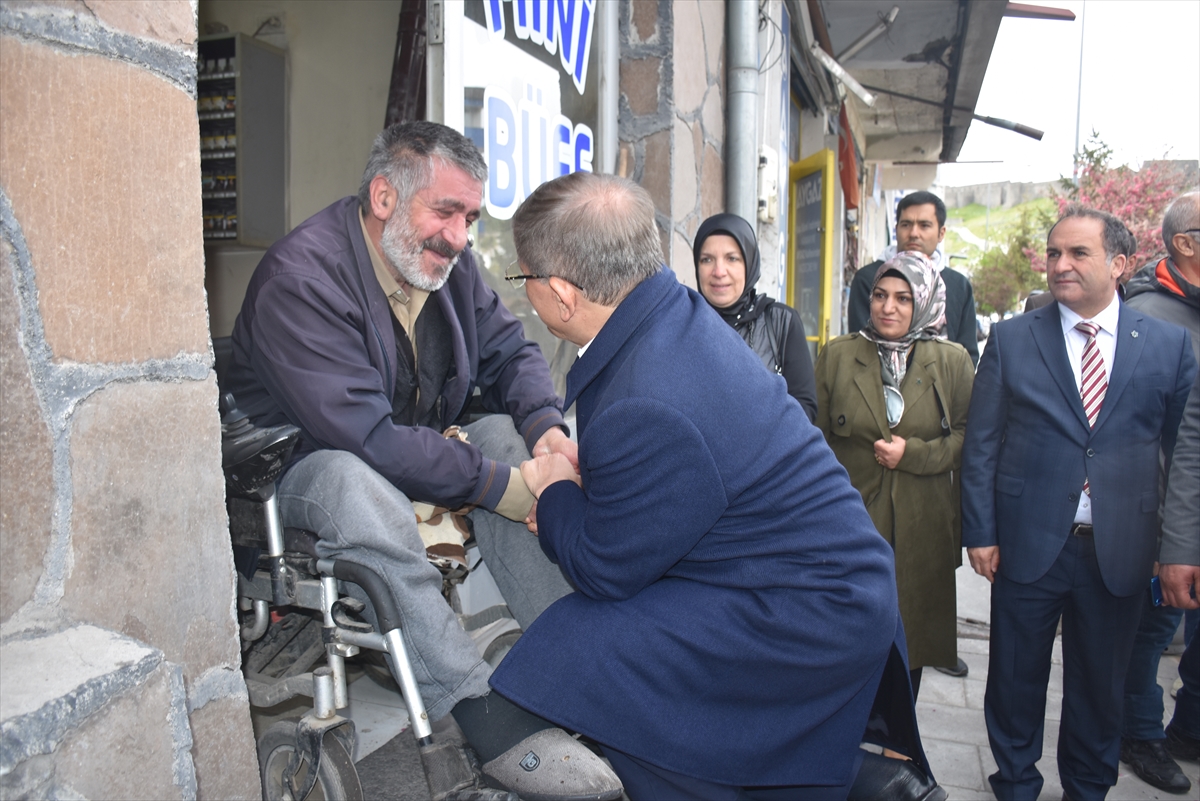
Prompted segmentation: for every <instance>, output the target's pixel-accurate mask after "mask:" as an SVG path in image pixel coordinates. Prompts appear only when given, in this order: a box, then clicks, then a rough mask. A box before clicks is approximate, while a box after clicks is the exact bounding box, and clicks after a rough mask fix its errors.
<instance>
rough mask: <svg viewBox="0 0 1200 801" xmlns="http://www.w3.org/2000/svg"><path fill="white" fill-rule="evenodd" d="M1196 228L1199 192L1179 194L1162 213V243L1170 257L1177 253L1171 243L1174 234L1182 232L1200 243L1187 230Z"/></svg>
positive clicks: (1199, 222) (1199, 218)
mask: <svg viewBox="0 0 1200 801" xmlns="http://www.w3.org/2000/svg"><path fill="white" fill-rule="evenodd" d="M1198 228H1200V192H1188V193H1187V194H1186V195H1180V196H1179V197H1177V198H1175V199H1174V200H1172V201H1171V205H1170V206H1167V211H1166V213H1165V214H1164V215H1163V223H1162V238H1163V244H1164V245H1166V246H1167V253H1168V254H1170V256H1171V258H1172V259H1174V258H1176V257H1178V255H1179V254H1178V253H1176V252H1175V246H1174V245H1172V244H1171V240H1172V239H1174V238H1175V234H1183V235H1184V236H1187V237H1189V238H1190V239H1191V240H1192V241H1193V242H1196V243H1197V244H1200V239H1197V238H1196V236H1195V235H1194V234H1189V233H1188V231H1194V230H1196V229H1198Z"/></svg>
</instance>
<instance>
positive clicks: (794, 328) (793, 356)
mask: <svg viewBox="0 0 1200 801" xmlns="http://www.w3.org/2000/svg"><path fill="white" fill-rule="evenodd" d="M755 302H756V303H766V304H767V305H766V307H765V308H763V310H762V313H761V314H758V315H755V316H753V317H752V318H751V319H750V320H747V321H745V322H738V323H735V324H734V326H733V330H735V331H737V332H738V334H740V335H741V337H742V339H744V340H746V344H747V345H749V346H750V349H751V350H753V351H754V352H755V353H756V354H758V358H759V359H761V360H762V363H763V364H764V365H765V366H766V368H767V369H768V370H770V371H771V372H772V373H777V374H778V375H781V376H783V378H784V380H785V381H787V388H788V394H789V395H791V396H792V397H793V398H795V399H796V400H797V401H799V402H800V405H801V406H802V407H803V408H804V413H805V414H806V415H808V419H809V421H812V420H815V419H816V417H817V384H816V379H815V378H814V377H813V364H812V354H811V353H810V352H809V350H808V339H807V337H806V336H805V333H804V322H803V321H802V320H801V319H800V315H799V313H797V312H796V310H795V309H793V308H792V307H791V306H788V305H787V304H786V303H777V302H775V301H774V300H772V299H771V298H769V297H767V296H766V295H759V296H758V299H757V300H756V301H755Z"/></svg>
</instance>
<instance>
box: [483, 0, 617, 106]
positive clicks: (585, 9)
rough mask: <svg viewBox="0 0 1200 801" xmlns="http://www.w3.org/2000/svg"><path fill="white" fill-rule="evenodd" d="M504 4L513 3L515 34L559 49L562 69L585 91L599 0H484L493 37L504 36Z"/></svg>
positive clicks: (576, 87)
mask: <svg viewBox="0 0 1200 801" xmlns="http://www.w3.org/2000/svg"><path fill="white" fill-rule="evenodd" d="M503 3H512V6H513V33H515V34H516V35H517V38H518V39H521V40H529V41H532V42H533V43H534V44H539V45H542V46H543V47H545V48H546V52H547V53H549V54H550V55H554V53H555V51H557V52H558V54H559V58H560V60H561V61H562V68H563V71H565V72H566V73H567V74H568V75H570V76H571V80H572V81H573V82H574V83H575V89H576V91H578V92H579V94H583V90H584V87H585V86H587V65H588V56H589V54H590V53H591V51H592V33H593V32H594V31H595V28H596V0H483V11H484V14H485V16H486V17H487V29H488V32H489V33H491V35H492V38H493V39H503V38H504V29H505V22H504V8H503Z"/></svg>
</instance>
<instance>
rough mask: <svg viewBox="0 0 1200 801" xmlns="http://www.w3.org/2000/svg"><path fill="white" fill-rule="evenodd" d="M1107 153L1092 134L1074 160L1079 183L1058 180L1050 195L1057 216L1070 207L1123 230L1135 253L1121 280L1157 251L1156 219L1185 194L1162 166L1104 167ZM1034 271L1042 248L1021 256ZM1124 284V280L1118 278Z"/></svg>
mask: <svg viewBox="0 0 1200 801" xmlns="http://www.w3.org/2000/svg"><path fill="white" fill-rule="evenodd" d="M1111 159H1112V148H1111V147H1109V146H1108V145H1106V144H1105V143H1104V142H1103V141H1102V140H1101V139H1100V134H1099V133H1098V132H1096V131H1092V135H1091V137H1089V138H1088V143H1087V145H1085V146H1084V148H1083V152H1082V153H1080V154H1079V156H1078V157H1077V159H1076V166H1077V167H1078V168H1079V169H1078V173H1079V180H1078V182H1077V183H1076V182H1075V181H1072V180H1071V179H1070V178H1062V179H1061V180H1060V181H1059V184H1060V186H1061V191H1059V192H1055V193H1054V194H1053V199H1054V202H1055V203H1056V204H1057V205H1058V211H1059V213H1060V214H1061V213H1062V212H1063V211H1064V210H1065V209H1066V208H1067V206H1069V205H1070V204H1072V203H1080V204H1082V205H1084V206H1090V207H1092V208H1094V209H1100V210H1101V211H1107V212H1108V213H1109V214H1112V215H1113V216H1115V217H1116V218H1117V219H1118V220H1120V221H1121V222H1123V223H1125V225H1126V226H1128V228H1129V230H1130V232H1131V233H1132V234H1133V235H1134V237H1135V238H1136V239H1137V243H1138V249H1137V253H1136V255H1134V257H1133V260H1132V261H1131V262H1130V263H1129V265H1128V266H1127V267H1126V269H1125V276H1124V278H1125V279H1128V278H1129V276H1131V275H1133V273H1134V272H1136V271H1137V269H1138V268H1139V267H1141V266H1142V265H1143V264H1145V263H1146V262H1147V261H1148V260H1149V259H1150V258H1151V257H1153V256H1156V255H1158V254H1160V253H1162V252H1163V244H1162V216H1163V212H1164V211H1166V208H1167V206H1168V205H1170V203H1171V201H1172V200H1174V199H1175V198H1176V197H1177V196H1178V195H1180V194H1182V193H1183V192H1184V191H1186V188H1185V187H1184V185H1183V184H1184V182H1183V180H1182V179H1181V176H1180V175H1179V174H1178V173H1176V172H1175V171H1173V170H1171V169H1169V168H1168V167H1167V165H1166V164H1164V163H1163V162H1146V163H1145V164H1144V165H1143V166H1142V169H1140V170H1134V169H1133V168H1131V167H1128V166H1126V165H1120V166H1117V167H1113V166H1111V165H1110V161H1111ZM1027 255H1028V256H1029V260H1030V262H1031V265H1032V267H1033V269H1034V270H1037V271H1038V272H1045V270H1046V254H1045V251H1044V249H1041V248H1038V249H1031V250H1030V251H1028V252H1027ZM1123 280H1124V279H1123Z"/></svg>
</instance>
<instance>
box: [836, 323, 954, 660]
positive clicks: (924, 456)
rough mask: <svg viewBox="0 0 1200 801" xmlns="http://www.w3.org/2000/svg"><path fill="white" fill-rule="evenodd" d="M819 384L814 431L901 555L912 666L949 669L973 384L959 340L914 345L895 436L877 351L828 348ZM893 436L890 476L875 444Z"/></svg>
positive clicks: (853, 338)
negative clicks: (895, 449) (895, 452)
mask: <svg viewBox="0 0 1200 801" xmlns="http://www.w3.org/2000/svg"><path fill="white" fill-rule="evenodd" d="M816 377H817V420H816V423H817V425H818V426H819V427H820V429H821V431H822V433H824V435H825V440H826V442H828V443H829V446H830V448H832V449H833V452H834V454H835V455H836V456H837V458H838V461H839V462H841V463H842V466H843V467H845V468H846V472H848V473H849V474H850V482H851V483H852V484H853V485H854V486H855V488H857V489H858V491H859V492H860V493H861V494H862V499H863V503H864V504H866V507H867V512H868V513H870V515H871V520H873V521H874V523H875V528H876V529H878V530H879V533H880V534H882V535H883V537H884V539H886V540H887V541H888V542H889V543H891V545H892V548H893V549H894V551H895V555H896V586H897V589H898V590H899V595H900V615H901V617H902V618H903V620H904V630H905V634H906V636H907V637H908V659H909V666H910V667H911V668H918V667H922V666H924V665H941V666H946V667H952V666H953V665H954V664H955V663H956V662H957V659H958V655H957V639H956V611H955V610H956V606H955V584H954V570H955V568H957V567H958V566H959V565H960V564H961V563H962V545H961V543H962V527H961V519H960V503H959V489H958V482H957V477H956V476H957V471H958V470H959V468H960V466H961V461H962V443H963V433H964V431H965V429H966V423H967V409H968V407H969V406H970V403H971V383H972V381H973V380H974V377H975V373H974V370H973V368H972V367H971V357H970V356H968V355H967V351H966V350H965V349H964V348H963V346H962V345H959V344H957V343H954V342H947V341H944V340H918V341H917V343H916V345H915V349H914V354H913V358H912V360H911V363H910V365H909V367H908V370H907V372H906V373H905V376H904V381H903V382H902V384H901V386H900V392H901V394H902V395H903V396H904V405H905V408H904V416H903V417H902V418H901V420H900V424H899V425H898V426H896V428H895V429H890V430H889V429H888V424H887V409H886V407H885V406H884V401H883V379H882V377H881V375H880V364H879V355H878V351H877V350H876V347H875V343H873V342H871V341H870V340H868V339H864V338H863V337H862V336H860V335H859V334H850V335H849V336H843V337H838V338H837V339H834V340H832V341H831V342H830V343H829V344H828V345H826V346H825V349H824V350H823V351H821V355H820V356H819V357H818V359H817V367H816ZM943 410H944V413H943ZM943 417H944V418H945V419H943ZM893 434H894V435H895V436H899V437H903V438H904V439H905V441H906V444H905V447H904V456H903V457H902V458H901V459H900V462H899V464H898V465H897V466H896V469H895V470H888V469H886V468H884V467H883V466H881V465H880V464H878V463H877V462H876V461H875V450H874V443H875V441H876V440H878V439H885V440H888V441H891V439H892V436H893Z"/></svg>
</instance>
